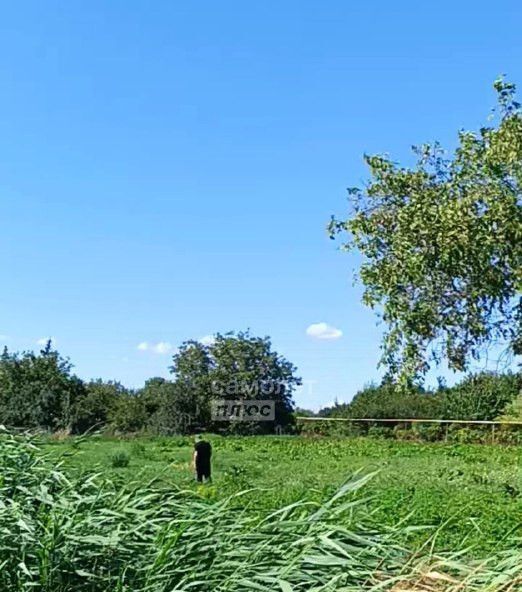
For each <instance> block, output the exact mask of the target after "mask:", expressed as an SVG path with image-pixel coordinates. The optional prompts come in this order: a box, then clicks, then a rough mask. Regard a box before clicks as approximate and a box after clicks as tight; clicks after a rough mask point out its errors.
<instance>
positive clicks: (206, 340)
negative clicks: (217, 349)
mask: <svg viewBox="0 0 522 592" xmlns="http://www.w3.org/2000/svg"><path fill="white" fill-rule="evenodd" d="M199 342H200V343H201V344H202V345H213V344H214V343H216V338H215V337H214V335H205V337H202V338H201V339H200V340H199Z"/></svg>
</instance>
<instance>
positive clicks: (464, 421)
mask: <svg viewBox="0 0 522 592" xmlns="http://www.w3.org/2000/svg"><path fill="white" fill-rule="evenodd" d="M296 420H298V421H347V422H351V423H357V422H367V423H442V424H447V423H458V424H464V425H466V424H469V425H491V426H503V425H517V426H522V421H488V420H485V419H477V420H470V419H419V418H417V419H375V418H371V417H307V416H305V415H298V416H297V417H296Z"/></svg>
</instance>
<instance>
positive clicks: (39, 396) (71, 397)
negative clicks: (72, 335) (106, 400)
mask: <svg viewBox="0 0 522 592" xmlns="http://www.w3.org/2000/svg"><path fill="white" fill-rule="evenodd" d="M85 396H86V390H85V386H84V384H83V382H82V381H81V380H80V379H79V378H78V377H77V376H75V375H74V374H73V373H72V364H71V363H70V362H69V360H68V359H67V358H63V357H62V356H60V354H59V353H58V352H57V351H56V350H54V349H53V348H52V346H51V342H50V341H49V342H48V343H47V345H46V346H45V347H44V348H43V349H42V350H41V351H40V352H39V353H37V354H36V353H34V352H32V351H28V352H22V353H20V354H19V353H9V352H8V351H7V348H4V351H3V354H2V356H1V358H0V423H2V424H4V425H6V426H11V427H23V428H39V429H45V430H51V431H54V430H59V429H71V427H72V426H73V423H74V418H75V416H76V409H77V408H78V406H79V405H80V404H81V402H82V400H83V399H84V398H85Z"/></svg>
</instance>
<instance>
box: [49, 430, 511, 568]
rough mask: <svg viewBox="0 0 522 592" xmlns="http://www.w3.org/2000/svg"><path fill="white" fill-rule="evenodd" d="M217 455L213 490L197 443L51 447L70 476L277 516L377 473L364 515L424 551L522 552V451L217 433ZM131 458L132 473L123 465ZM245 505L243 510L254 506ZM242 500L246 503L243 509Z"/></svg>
mask: <svg viewBox="0 0 522 592" xmlns="http://www.w3.org/2000/svg"><path fill="white" fill-rule="evenodd" d="M209 439H210V440H211V441H212V444H213V449H214V458H213V477H214V480H213V483H212V485H205V486H197V485H196V484H195V483H194V480H193V475H192V472H191V470H190V460H191V455H192V441H191V439H190V438H182V437H173V438H136V439H130V440H126V439H121V440H119V439H107V438H102V437H90V438H87V439H86V440H84V441H82V442H81V443H77V441H75V440H74V439H68V440H65V441H59V442H51V441H49V442H47V443H46V444H45V448H46V450H47V451H48V452H50V453H51V455H52V457H53V458H58V457H60V458H62V459H63V460H64V463H65V464H64V468H65V471H66V472H67V473H69V474H71V475H79V474H82V473H87V472H91V471H96V472H99V473H102V474H103V475H104V476H107V477H109V478H111V479H113V480H115V481H116V482H117V483H120V484H125V485H129V486H130V487H136V486H137V485H138V484H143V483H146V482H149V481H150V480H154V487H156V488H158V489H162V488H171V487H172V488H174V487H176V488H178V487H180V488H182V489H188V490H193V491H194V493H195V494H196V496H198V497H200V498H207V499H211V500H212V499H216V500H220V499H225V498H227V497H228V496H230V495H232V494H234V493H236V492H239V491H242V490H245V489H248V488H255V491H253V492H251V493H250V494H248V496H249V498H250V499H249V503H252V504H254V505H255V506H256V507H257V508H259V509H266V510H270V509H276V508H279V507H281V506H283V505H287V504H291V503H293V502H295V501H297V500H301V499H306V500H312V501H319V500H322V499H325V497H327V496H328V495H331V494H332V493H333V492H334V491H335V490H336V489H337V488H338V487H339V486H340V485H342V484H343V483H344V482H345V481H346V479H347V478H348V477H349V476H350V475H351V474H353V472H354V471H362V473H363V474H369V473H373V472H377V473H376V475H375V476H374V477H373V478H372V479H371V480H370V482H369V483H368V484H367V485H366V487H365V489H364V497H365V498H366V499H365V501H364V502H363V504H364V506H363V509H364V512H365V515H367V516H368V517H369V518H371V519H372V520H373V521H375V523H376V524H379V525H382V526H384V527H386V526H389V527H396V526H397V525H398V524H399V523H400V524H401V525H403V526H426V527H427V528H426V529H423V530H419V531H414V532H413V533H412V532H410V531H408V530H406V529H403V531H402V532H403V534H402V535H401V536H402V539H403V540H401V542H404V543H405V544H408V545H409V546H410V547H412V548H418V547H419V546H420V545H421V544H422V543H423V541H425V540H427V539H430V545H432V546H433V548H434V550H435V551H440V552H442V551H455V550H457V549H458V550H460V549H463V548H467V549H468V550H467V553H466V554H467V555H468V556H473V557H486V556H488V555H489V554H491V553H493V552H496V551H499V550H503V549H504V550H505V549H513V548H514V547H517V546H522V545H520V541H521V538H520V537H522V468H521V467H522V448H520V447H501V446H487V445H463V444H459V445H445V444H440V443H437V444H426V443H422V444H419V443H413V442H397V441H387V440H372V439H369V438H366V439H364V438H354V439H334V438H317V439H312V438H309V439H306V438H298V437H228V438H223V437H217V436H209ZM115 455H116V457H117V456H118V455H120V456H121V455H123V456H125V455H126V456H128V459H129V463H128V465H127V466H123V467H119V468H118V467H114V466H113V465H114V462H113V461H114V458H115ZM244 500H245V498H244V497H243V498H241V504H243V503H245V501H244ZM238 503H239V502H238Z"/></svg>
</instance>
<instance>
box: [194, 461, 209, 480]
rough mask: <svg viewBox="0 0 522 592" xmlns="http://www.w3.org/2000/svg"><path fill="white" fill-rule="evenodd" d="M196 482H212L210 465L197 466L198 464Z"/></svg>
mask: <svg viewBox="0 0 522 592" xmlns="http://www.w3.org/2000/svg"><path fill="white" fill-rule="evenodd" d="M196 480H197V481H199V482H200V483H201V482H203V481H210V480H211V476H210V465H207V464H205V465H197V464H196Z"/></svg>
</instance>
